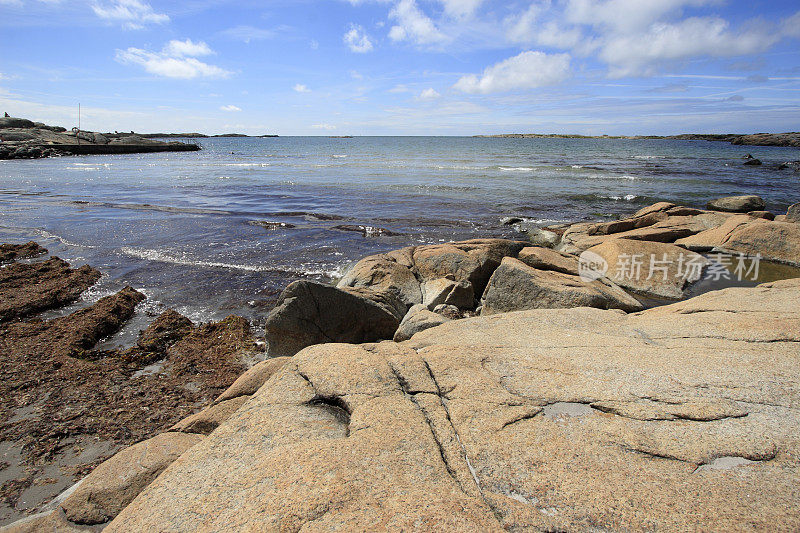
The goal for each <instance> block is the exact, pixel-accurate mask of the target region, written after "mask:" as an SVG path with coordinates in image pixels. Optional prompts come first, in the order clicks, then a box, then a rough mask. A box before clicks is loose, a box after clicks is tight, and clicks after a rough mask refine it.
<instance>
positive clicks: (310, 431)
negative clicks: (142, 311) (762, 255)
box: [106, 280, 800, 532]
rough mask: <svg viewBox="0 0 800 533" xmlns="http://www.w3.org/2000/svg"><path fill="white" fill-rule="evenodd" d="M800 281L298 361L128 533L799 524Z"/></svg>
mask: <svg viewBox="0 0 800 533" xmlns="http://www.w3.org/2000/svg"><path fill="white" fill-rule="evenodd" d="M798 301H800V280H787V281H782V282H775V283H772V284H769V285H762V286H759V287H755V288H737V289H726V290H723V291H718V292H714V293H708V294H706V295H703V296H699V297H697V298H694V299H692V300H688V301H685V302H680V303H677V304H674V305H670V306H666V307H661V308H657V309H652V310H648V311H644V312H641V313H636V314H632V315H626V314H624V313H623V312H621V311H613V310H612V311H608V310H600V309H592V308H579V309H558V310H530V311H519V312H515V313H507V314H501V315H495V316H490V317H478V318H472V319H466V320H459V321H453V322H448V323H446V324H444V325H441V326H438V327H435V328H432V329H428V330H426V331H423V332H421V333H418V334H417V335H415V336H414V338H413V339H411V340H409V341H406V342H403V343H391V342H382V343H378V344H362V345H347V344H325V345H318V346H312V347H310V348H307V349H305V350H303V351H301V352H300V353H298V354H297V355H296V356H294V357H293V358H292V359H290V360H289V361H288V362H287V363H286V364H285V366H284V367H283V368H282V370H280V371H279V372H278V373H277V374H275V375H274V376H273V377H272V379H270V380H269V381H268V382H267V383H266V384H265V385H264V386H263V387H261V388H260V389H259V391H258V392H257V393H256V394H255V395H254V396H252V397H251V398H250V399H249V400H248V401H247V402H246V403H245V404H244V405H243V406H242V407H241V408H240V409H239V410H238V411H237V412H236V413H235V414H233V415H232V416H231V418H229V419H228V420H227V421H226V422H224V423H223V424H222V425H221V426H220V427H219V428H217V429H216V430H215V431H214V432H213V433H211V434H210V435H209V436H208V437H206V438H205V439H204V440H203V441H202V442H201V443H199V444H197V445H195V446H194V447H193V448H191V449H190V450H189V451H187V452H186V453H184V454H183V455H182V456H181V457H180V458H179V459H178V460H177V461H175V462H174V463H173V464H172V465H171V466H169V467H168V468H167V469H166V470H165V471H164V472H163V473H162V474H161V475H160V476H159V477H158V478H157V479H156V480H155V481H154V482H153V483H152V484H150V485H149V486H148V487H147V489H145V490H144V492H142V493H141V494H140V495H139V496H138V497H137V498H136V499H135V500H134V501H133V502H132V503H131V504H130V505H129V506H128V507H127V508H126V509H124V510H123V511H122V513H121V514H120V515H119V516H118V517H117V518H116V519H115V520H114V521H113V522H111V524H110V525H109V526H108V528H107V529H106V531H109V532H117V531H148V530H150V531H156V530H158V531H164V530H169V531H223V530H259V531H261V530H285V531H300V530H303V531H311V530H365V529H372V530H374V529H396V530H400V529H403V530H453V531H499V530H503V529H506V530H513V531H538V530H548V531H554V530H570V531H581V530H584V531H587V530H592V531H598V530H633V531H638V530H671V531H674V530H705V531H710V530H717V531H735V530H744V529H747V530H752V529H757V530H773V529H776V528H778V529H785V530H796V529H798V528H800V499H799V498H798V489H797V487H798V486H800V416H799V415H800V385H798V383H800V365H798V364H797V359H798V354H800V318H798V316H797V302H798Z"/></svg>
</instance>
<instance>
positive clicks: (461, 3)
mask: <svg viewBox="0 0 800 533" xmlns="http://www.w3.org/2000/svg"><path fill="white" fill-rule="evenodd" d="M441 2H442V4H444V11H445V13H447V14H448V15H450V16H452V17H457V18H464V17H471V16H473V15H474V14H475V12H476V11H477V10H478V8H479V7H480V6H481V4H483V0H441Z"/></svg>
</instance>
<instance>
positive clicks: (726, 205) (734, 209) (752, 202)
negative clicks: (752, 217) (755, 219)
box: [706, 194, 767, 213]
mask: <svg viewBox="0 0 800 533" xmlns="http://www.w3.org/2000/svg"><path fill="white" fill-rule="evenodd" d="M766 205H767V204H766V203H765V202H764V200H762V199H761V197H760V196H756V195H753V194H749V195H745V196H726V197H725V198H718V199H716V200H712V201H710V202H708V204H707V206H706V207H708V209H711V210H712V211H724V212H728V213H749V212H750V211H763V210H764V208H765V207H766Z"/></svg>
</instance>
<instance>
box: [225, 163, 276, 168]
mask: <svg viewBox="0 0 800 533" xmlns="http://www.w3.org/2000/svg"><path fill="white" fill-rule="evenodd" d="M222 166H223V167H238V168H261V167H269V166H272V165H270V164H269V163H224V164H223V165H222Z"/></svg>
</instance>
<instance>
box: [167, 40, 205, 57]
mask: <svg viewBox="0 0 800 533" xmlns="http://www.w3.org/2000/svg"><path fill="white" fill-rule="evenodd" d="M161 53H162V54H164V55H166V56H169V57H200V56H207V55H211V54H213V53H214V52H212V51H211V48H209V47H208V45H207V44H206V43H204V42H203V41H199V42H196V43H195V42H192V40H191V39H186V40H185V41H178V40H172V41H170V42H168V43H167V44H166V45H164V49H163V50H162V52H161Z"/></svg>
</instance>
